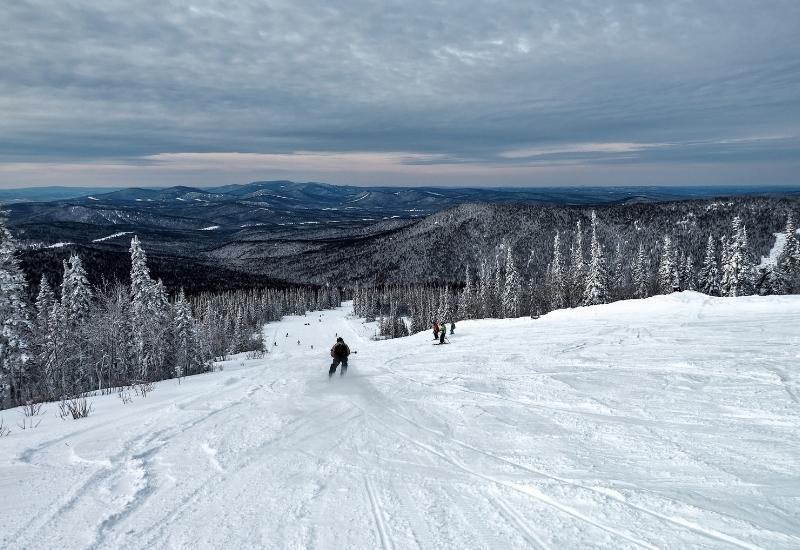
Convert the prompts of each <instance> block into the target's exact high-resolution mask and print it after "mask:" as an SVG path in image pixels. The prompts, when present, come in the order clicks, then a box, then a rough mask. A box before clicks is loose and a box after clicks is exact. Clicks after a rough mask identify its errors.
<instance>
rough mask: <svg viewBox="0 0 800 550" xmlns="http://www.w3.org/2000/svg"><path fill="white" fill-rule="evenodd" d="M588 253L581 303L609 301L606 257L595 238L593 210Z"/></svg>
mask: <svg viewBox="0 0 800 550" xmlns="http://www.w3.org/2000/svg"><path fill="white" fill-rule="evenodd" d="M590 254H591V260H590V262H589V273H588V274H587V276H586V290H585V291H584V293H583V305H585V306H592V305H596V304H607V303H608V302H609V301H610V299H609V295H608V272H607V271H606V259H605V255H604V254H603V249H602V247H601V246H600V243H599V242H598V240H597V215H596V214H595V212H594V211H592V241H591V245H590Z"/></svg>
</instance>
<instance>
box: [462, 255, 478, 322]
mask: <svg viewBox="0 0 800 550" xmlns="http://www.w3.org/2000/svg"><path fill="white" fill-rule="evenodd" d="M464 278H465V283H464V288H463V289H462V290H461V294H460V295H459V297H458V317H459V318H460V319H474V318H475V288H474V285H473V282H472V271H471V270H470V269H469V266H467V267H466V273H465V275H464Z"/></svg>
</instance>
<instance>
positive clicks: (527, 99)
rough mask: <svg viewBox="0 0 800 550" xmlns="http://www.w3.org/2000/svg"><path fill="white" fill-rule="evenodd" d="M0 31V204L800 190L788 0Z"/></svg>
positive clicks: (354, 8)
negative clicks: (205, 192) (73, 199)
mask: <svg viewBox="0 0 800 550" xmlns="http://www.w3.org/2000/svg"><path fill="white" fill-rule="evenodd" d="M143 6H144V7H143ZM423 11H424V13H425V17H421V16H420V15H419V14H420V13H421V12H423ZM0 24H2V26H3V28H5V29H7V32H4V33H3V36H1V37H0V46H2V48H3V51H4V52H5V54H4V56H3V57H2V58H1V59H0V74H2V75H4V76H3V77H0V129H2V132H0V189H12V188H13V189H20V188H21V189H25V188H32V187H44V186H59V187H114V188H125V187H133V186H135V187H171V186H175V185H186V186H189V187H209V186H221V185H226V183H224V182H231V181H235V182H248V181H249V182H252V181H260V180H278V179H289V180H292V181H322V182H329V183H331V184H334V185H354V186H386V187H398V186H409V187H508V188H510V187H524V188H533V187H607V186H614V187H626V186H645V187H646V186H652V187H672V186H675V187H683V186H761V185H763V186H796V185H798V184H800V177H799V176H798V174H800V63H799V62H798V61H797V60H798V59H800V42H799V41H797V39H796V35H797V29H798V28H800V3H796V2H787V1H783V0H769V1H766V2H760V3H758V4H753V3H751V2H747V1H744V0H735V1H733V2H727V3H725V4H724V5H714V4H711V3H686V2H678V1H668V2H663V3H659V4H658V5H644V4H634V5H630V4H628V3H626V2H621V1H619V0H614V1H612V0H605V1H603V2H602V3H599V2H598V3H592V4H590V5H586V4H585V3H583V2H580V1H578V0H569V1H567V2H563V3H560V4H558V5H552V4H548V3H544V2H522V1H518V2H510V3H506V4H504V5H502V6H500V7H498V6H496V5H491V6H490V5H485V4H483V3H481V2H452V1H450V2H441V3H438V4H436V5H434V6H427V7H425V8H424V10H423V8H422V7H421V5H418V4H415V3H413V2H412V3H404V4H401V5H395V6H381V7H372V8H368V9H364V6H362V5H361V4H360V3H358V2H355V1H354V0H353V1H351V0H348V1H345V2H341V3H337V5H335V6H331V5H329V4H328V3H321V2H320V3H319V5H316V2H314V3H310V4H304V5H302V6H301V5H293V4H291V3H282V2H278V1H270V2H265V3H263V4H248V5H226V6H225V7H221V5H220V4H218V3H217V2H215V1H214V0H199V1H198V2H195V3H194V4H193V5H191V6H180V5H157V6H152V5H139V4H137V3H134V4H130V3H129V2H118V1H110V2H97V1H92V0H79V1H78V2H74V3H70V4H56V5H49V6H47V5H46V6H42V5H40V2H39V1H38V0H21V1H20V2H15V3H14V4H13V5H11V6H9V7H8V9H6V10H3V12H2V13H0ZM697 181H702V182H704V183H700V184H697V183H694V182H697ZM221 182H222V183H221Z"/></svg>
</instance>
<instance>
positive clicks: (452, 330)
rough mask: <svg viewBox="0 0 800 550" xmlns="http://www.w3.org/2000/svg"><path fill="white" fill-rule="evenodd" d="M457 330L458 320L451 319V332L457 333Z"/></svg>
mask: <svg viewBox="0 0 800 550" xmlns="http://www.w3.org/2000/svg"><path fill="white" fill-rule="evenodd" d="M455 332H456V322H455V321H452V320H451V321H450V334H455Z"/></svg>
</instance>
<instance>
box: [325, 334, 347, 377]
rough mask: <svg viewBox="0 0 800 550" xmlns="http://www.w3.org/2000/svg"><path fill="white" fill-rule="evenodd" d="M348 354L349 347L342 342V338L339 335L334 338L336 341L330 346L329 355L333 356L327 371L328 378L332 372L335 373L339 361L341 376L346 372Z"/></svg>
mask: <svg viewBox="0 0 800 550" xmlns="http://www.w3.org/2000/svg"><path fill="white" fill-rule="evenodd" d="M348 355H350V348H349V347H347V344H345V343H344V339H343V338H342V337H341V336H339V337H338V338H336V343H335V344H334V345H333V347H332V348H331V357H333V362H332V363H331V369H330V370H329V371H328V378H331V377H332V376H333V375H334V374H336V367H338V366H339V364H340V363H341V365H342V372H341V376H344V374H345V373H346V372H347V356H348Z"/></svg>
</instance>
